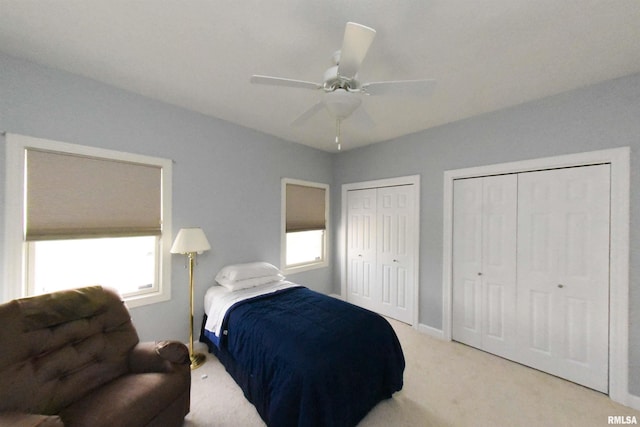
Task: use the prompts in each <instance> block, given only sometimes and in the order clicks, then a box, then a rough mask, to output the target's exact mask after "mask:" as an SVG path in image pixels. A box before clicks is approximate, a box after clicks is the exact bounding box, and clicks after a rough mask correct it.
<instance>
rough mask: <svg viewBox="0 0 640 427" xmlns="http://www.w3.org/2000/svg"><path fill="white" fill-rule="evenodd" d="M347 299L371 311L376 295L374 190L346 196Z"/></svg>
mask: <svg viewBox="0 0 640 427" xmlns="http://www.w3.org/2000/svg"><path fill="white" fill-rule="evenodd" d="M347 203H348V208H347V215H348V218H347V220H348V222H349V226H348V234H347V245H348V246H347V284H348V287H347V292H348V295H347V299H348V300H349V301H351V302H353V303H355V304H358V305H360V306H362V307H366V308H369V309H373V308H374V306H375V300H374V297H375V294H376V274H377V273H376V237H375V236H376V190H375V189H373V190H357V191H349V193H348V194H347Z"/></svg>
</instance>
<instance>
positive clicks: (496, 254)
mask: <svg viewBox="0 0 640 427" xmlns="http://www.w3.org/2000/svg"><path fill="white" fill-rule="evenodd" d="M517 183H518V179H517V175H500V176H492V177H485V178H482V215H483V221H482V258H483V260H482V279H483V304H484V317H483V325H484V330H483V338H482V342H483V348H484V349H485V350H487V351H490V352H492V353H494V354H497V355H500V356H503V357H506V358H513V357H514V351H515V334H516V322H515V317H516V315H515V304H516V283H515V281H516V227H517V223H516V221H517V190H518V186H517Z"/></svg>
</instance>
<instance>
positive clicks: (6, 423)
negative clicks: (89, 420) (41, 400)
mask: <svg viewBox="0 0 640 427" xmlns="http://www.w3.org/2000/svg"><path fill="white" fill-rule="evenodd" d="M0 427H64V424H63V423H62V420H61V419H60V417H59V416H57V415H40V414H27V413H24V412H0Z"/></svg>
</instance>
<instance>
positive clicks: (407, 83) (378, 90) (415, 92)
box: [362, 79, 436, 96]
mask: <svg viewBox="0 0 640 427" xmlns="http://www.w3.org/2000/svg"><path fill="white" fill-rule="evenodd" d="M435 87H436V81H435V80H431V79H430V80H397V81H387V82H372V83H365V84H363V85H362V91H363V92H365V93H367V94H369V95H376V96H377V95H395V96H429V95H431V94H432V93H433V91H434V90H435Z"/></svg>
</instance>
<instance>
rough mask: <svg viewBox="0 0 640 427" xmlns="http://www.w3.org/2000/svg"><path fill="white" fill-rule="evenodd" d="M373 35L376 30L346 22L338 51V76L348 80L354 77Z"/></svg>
mask: <svg viewBox="0 0 640 427" xmlns="http://www.w3.org/2000/svg"><path fill="white" fill-rule="evenodd" d="M375 35H376V30H374V29H373V28H369V27H365V26H364V25H360V24H356V23H355V22H347V26H346V28H345V30H344V38H343V40H342V49H340V62H339V63H338V75H339V76H341V77H346V78H348V79H352V78H354V77H355V75H356V73H357V72H358V70H359V69H360V64H361V63H362V61H363V60H364V57H365V56H366V55H367V51H368V50H369V46H371V42H373V38H374V37H375Z"/></svg>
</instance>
